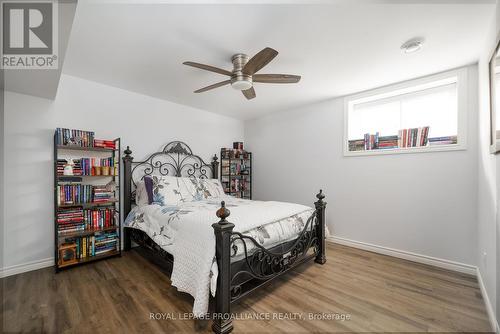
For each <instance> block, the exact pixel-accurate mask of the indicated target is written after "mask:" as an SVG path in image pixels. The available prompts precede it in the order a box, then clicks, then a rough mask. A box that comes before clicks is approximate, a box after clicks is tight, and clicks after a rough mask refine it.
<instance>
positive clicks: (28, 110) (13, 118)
mask: <svg viewBox="0 0 500 334" xmlns="http://www.w3.org/2000/svg"><path fill="white" fill-rule="evenodd" d="M56 127H67V128H78V129H88V130H94V131H95V132H96V136H97V137H98V138H115V137H121V138H122V145H130V148H131V149H132V151H133V154H132V155H133V156H134V158H135V159H142V158H145V156H146V155H147V154H148V153H152V152H156V151H158V149H160V148H161V147H162V146H163V145H164V144H166V143H167V142H169V141H171V140H183V141H185V142H187V143H188V144H189V145H190V146H191V148H192V149H193V151H194V152H196V153H197V154H199V155H200V156H201V157H202V158H203V159H205V160H206V161H210V157H211V156H212V155H213V154H214V153H218V152H219V150H220V147H224V146H227V145H231V143H232V142H233V141H241V140H242V139H243V123H242V122H241V121H238V120H235V119H231V118H228V117H225V116H220V115H216V114H213V113H209V112H206V111H203V110H198V109H194V108H191V107H186V106H182V105H178V104H174V103H170V102H167V101H164V100H160V99H155V98H151V97H148V96H144V95H140V94H136V93H132V92H128V91H125V90H121V89H117V88H113V87H110V86H106V85H102V84H98V83H95V82H91V81H86V80H82V79H79V78H76V77H72V76H67V75H63V76H62V79H61V83H60V86H59V90H58V94H57V97H56V99H55V100H46V99H43V98H38V97H33V96H28V95H22V94H17V93H12V92H6V95H5V148H6V149H5V165H6V166H5V167H6V175H7V176H8V177H6V180H5V192H6V194H8V196H6V198H5V209H6V210H5V218H6V219H5V222H6V226H5V240H4V242H5V247H4V249H3V251H4V255H5V264H4V266H5V267H4V269H6V270H7V271H8V272H9V271H10V272H12V271H13V270H14V269H15V268H16V267H15V266H16V265H22V264H26V263H29V262H33V261H34V262H40V261H41V262H44V263H50V262H51V259H52V257H53V252H54V237H53V236H54V226H53V190H52V189H53V176H52V175H53V153H52V147H53V144H52V140H53V134H54V130H55V128H56ZM162 144H163V145H162Z"/></svg>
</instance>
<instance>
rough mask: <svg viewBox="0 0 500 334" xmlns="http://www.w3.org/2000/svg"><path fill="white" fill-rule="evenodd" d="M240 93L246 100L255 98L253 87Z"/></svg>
mask: <svg viewBox="0 0 500 334" xmlns="http://www.w3.org/2000/svg"><path fill="white" fill-rule="evenodd" d="M241 92H242V93H243V95H245V97H246V98H247V99H248V100H251V99H253V98H254V97H255V89H253V87H252V88H250V89H247V90H242V91H241Z"/></svg>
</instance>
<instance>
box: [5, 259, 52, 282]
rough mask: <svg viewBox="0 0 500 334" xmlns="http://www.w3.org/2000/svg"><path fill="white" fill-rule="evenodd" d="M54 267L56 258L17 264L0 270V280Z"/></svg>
mask: <svg viewBox="0 0 500 334" xmlns="http://www.w3.org/2000/svg"><path fill="white" fill-rule="evenodd" d="M53 265H54V258H53V257H52V258H48V259H44V260H38V261H32V262H27V263H23V264H16V265H14V266H10V267H4V268H1V269H0V278H2V277H7V276H12V275H16V274H21V273H25V272H27V271H32V270H37V269H42V268H46V267H51V266H53Z"/></svg>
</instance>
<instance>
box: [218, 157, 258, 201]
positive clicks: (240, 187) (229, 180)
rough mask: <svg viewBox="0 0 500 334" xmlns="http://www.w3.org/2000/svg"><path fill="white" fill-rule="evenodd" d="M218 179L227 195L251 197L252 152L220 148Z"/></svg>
mask: <svg viewBox="0 0 500 334" xmlns="http://www.w3.org/2000/svg"><path fill="white" fill-rule="evenodd" d="M220 156H221V164H220V180H221V183H222V187H223V188H224V192H225V193H226V194H228V195H231V196H234V197H238V198H243V199H252V152H248V151H245V150H243V149H231V148H221V152H220Z"/></svg>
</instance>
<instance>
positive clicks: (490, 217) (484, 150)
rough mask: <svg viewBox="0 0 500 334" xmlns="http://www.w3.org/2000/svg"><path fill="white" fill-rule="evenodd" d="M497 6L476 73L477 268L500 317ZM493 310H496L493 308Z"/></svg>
mask: <svg viewBox="0 0 500 334" xmlns="http://www.w3.org/2000/svg"><path fill="white" fill-rule="evenodd" d="M499 11H500V6H498V5H497V15H496V20H495V21H494V22H491V27H490V29H489V30H488V32H487V33H486V36H485V46H484V50H482V52H481V58H480V60H479V65H478V72H479V75H478V77H479V80H478V89H479V150H478V153H479V155H478V158H479V165H478V261H477V262H478V268H479V272H480V274H481V278H482V280H483V282H484V285H485V288H486V293H487V296H488V299H489V301H490V304H491V307H492V308H493V312H495V311H496V318H497V319H500V297H499V296H498V294H499V293H500V273H499V270H500V266H499V264H498V261H499V260H500V253H499V252H500V243H499V242H500V236H499V233H500V228H499V225H498V224H499V221H500V219H499V217H498V200H499V196H498V192H499V189H500V184H499V183H498V182H500V178H499V177H498V174H499V172H500V170H499V168H500V164H499V163H498V159H499V157H500V156H499V155H496V156H495V155H492V154H490V152H489V142H490V139H489V138H490V137H489V136H490V104H489V79H488V75H489V70H488V63H489V58H490V56H491V54H492V52H493V50H494V48H495V44H496V39H497V34H498V33H500V14H499ZM495 309H496V310H495Z"/></svg>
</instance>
